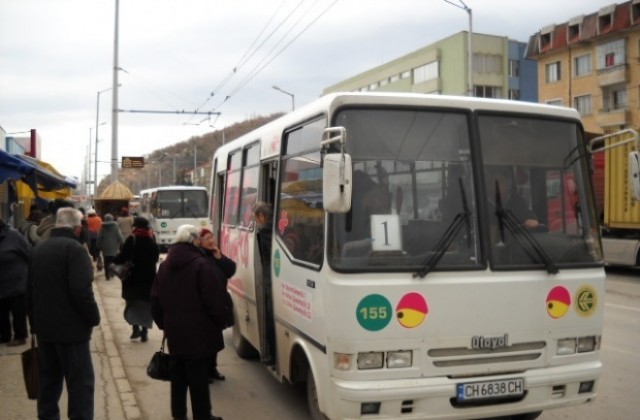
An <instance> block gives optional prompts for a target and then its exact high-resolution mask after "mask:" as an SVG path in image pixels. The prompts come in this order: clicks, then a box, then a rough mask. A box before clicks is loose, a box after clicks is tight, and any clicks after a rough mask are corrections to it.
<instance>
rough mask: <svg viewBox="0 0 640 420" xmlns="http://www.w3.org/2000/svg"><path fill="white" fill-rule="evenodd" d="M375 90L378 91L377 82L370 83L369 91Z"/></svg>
mask: <svg viewBox="0 0 640 420" xmlns="http://www.w3.org/2000/svg"><path fill="white" fill-rule="evenodd" d="M376 89H378V82H375V83H371V84H370V85H369V90H376Z"/></svg>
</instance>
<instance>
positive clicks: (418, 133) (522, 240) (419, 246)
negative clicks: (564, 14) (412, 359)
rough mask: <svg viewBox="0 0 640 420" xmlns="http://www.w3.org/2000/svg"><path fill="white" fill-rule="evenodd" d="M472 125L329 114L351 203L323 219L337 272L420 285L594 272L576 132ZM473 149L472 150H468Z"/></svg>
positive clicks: (450, 113)
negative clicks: (482, 271)
mask: <svg viewBox="0 0 640 420" xmlns="http://www.w3.org/2000/svg"><path fill="white" fill-rule="evenodd" d="M470 116H471V114H470V113H468V112H462V111H460V112H458V111H455V110H444V111H443V110H429V109H421V110H410V109H398V110H390V109H343V110H341V111H339V112H338V113H337V114H336V117H335V120H334V122H333V124H334V125H336V126H342V127H345V129H346V132H347V141H346V147H347V151H348V152H349V154H350V155H351V157H352V161H353V195H352V205H351V210H350V211H349V212H348V213H346V214H330V216H329V235H328V248H327V255H328V258H329V263H330V265H331V266H332V267H333V268H334V269H336V270H338V271H409V272H413V273H415V274H414V276H418V275H419V276H420V277H423V276H424V275H426V274H427V273H428V272H430V271H434V270H435V271H438V270H454V269H455V270H460V269H473V268H482V267H485V266H486V265H490V266H491V267H492V268H493V269H510V270H513V269H532V268H533V269H535V268H540V269H544V270H547V271H548V272H549V273H555V272H557V271H558V270H559V269H561V268H562V267H567V266H575V265H584V264H600V263H601V261H602V255H601V250H600V245H599V242H598V240H597V235H596V233H595V232H594V229H595V227H596V222H595V220H596V219H595V214H594V213H593V212H591V211H586V210H585V211H583V210H582V209H592V208H594V207H593V206H592V205H591V203H587V202H586V200H590V199H591V196H592V194H591V193H590V191H589V186H588V185H587V183H586V181H585V177H584V173H585V171H586V170H587V169H586V168H585V159H584V149H583V148H582V146H581V133H580V131H579V127H578V125H577V124H576V123H575V122H573V121H561V120H549V119H535V118H524V117H513V116H505V115H504V114H498V115H495V114H494V115H492V114H479V115H478V117H477V118H474V119H471V118H470ZM471 121H477V126H474V125H473V124H472V123H471ZM472 133H473V134H472ZM471 138H474V139H479V144H480V147H479V148H478V147H475V148H473V147H470V142H471V140H470V139H471ZM478 152H480V154H479V155H478V156H472V153H478ZM481 159H482V160H481ZM474 165H476V167H474ZM476 181H478V182H476ZM476 189H479V190H478V191H476ZM481 233H482V234H484V235H485V239H483V238H481Z"/></svg>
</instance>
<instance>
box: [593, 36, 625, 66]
mask: <svg viewBox="0 0 640 420" xmlns="http://www.w3.org/2000/svg"><path fill="white" fill-rule="evenodd" d="M596 51H597V54H598V70H602V69H606V68H609V67H614V66H619V65H621V64H625V63H626V62H627V59H626V56H625V40H624V39H619V40H617V41H613V42H609V43H607V44H603V45H600V46H599V47H598V48H597V50H596Z"/></svg>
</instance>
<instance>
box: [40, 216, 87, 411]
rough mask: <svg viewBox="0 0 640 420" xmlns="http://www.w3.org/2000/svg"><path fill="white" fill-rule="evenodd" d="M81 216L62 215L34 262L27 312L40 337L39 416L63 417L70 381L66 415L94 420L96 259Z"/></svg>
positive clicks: (41, 245) (57, 217)
mask: <svg viewBox="0 0 640 420" xmlns="http://www.w3.org/2000/svg"><path fill="white" fill-rule="evenodd" d="M81 219H82V214H81V213H80V212H79V211H78V210H76V209H73V208H61V209H59V210H58V211H57V215H56V225H55V227H54V228H53V229H52V230H51V233H50V237H49V239H47V240H46V241H44V242H41V243H39V244H38V245H37V246H36V247H35V248H34V249H33V252H32V254H31V258H30V260H29V274H28V278H29V282H28V283H29V284H28V285H29V292H28V293H27V303H28V312H29V316H30V319H31V325H32V328H33V330H34V332H35V335H36V336H37V338H38V418H39V419H59V418H60V408H59V405H58V403H59V400H60V395H61V394H62V386H63V383H64V382H65V381H66V386H67V395H68V406H67V407H68V409H67V416H68V418H70V419H93V414H94V413H93V407H94V403H93V402H94V390H95V375H94V371H93V364H92V361H91V351H90V346H89V341H90V340H91V332H92V330H93V327H95V326H97V325H99V324H100V312H99V310H98V305H97V303H96V300H95V297H94V294H93V287H92V282H93V267H92V265H91V259H90V258H89V256H88V255H87V253H86V252H85V250H84V247H83V245H82V244H81V243H80V241H79V240H78V235H79V234H80V231H81V229H82V226H81Z"/></svg>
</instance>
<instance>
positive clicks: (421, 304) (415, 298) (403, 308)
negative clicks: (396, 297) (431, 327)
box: [396, 292, 429, 328]
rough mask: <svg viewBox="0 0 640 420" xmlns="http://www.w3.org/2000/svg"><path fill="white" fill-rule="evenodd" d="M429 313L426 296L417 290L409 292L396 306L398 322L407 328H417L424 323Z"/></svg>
mask: <svg viewBox="0 0 640 420" xmlns="http://www.w3.org/2000/svg"><path fill="white" fill-rule="evenodd" d="M428 313H429V306H428V305H427V301H426V300H425V299H424V297H423V296H422V295H421V294H419V293H416V292H411V293H407V294H406V295H404V296H403V297H402V299H400V301H399V302H398V306H396V317H397V318H398V322H399V323H400V325H402V326H403V327H405V328H415V327H417V326H419V325H420V324H422V322H423V321H424V320H425V318H426V317H427V314H428Z"/></svg>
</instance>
